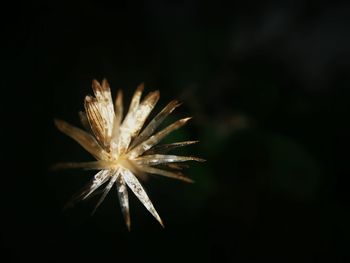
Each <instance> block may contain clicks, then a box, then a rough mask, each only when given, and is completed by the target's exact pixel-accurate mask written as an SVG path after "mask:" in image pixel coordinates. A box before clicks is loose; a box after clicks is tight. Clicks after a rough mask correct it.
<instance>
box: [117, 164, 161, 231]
mask: <svg viewBox="0 0 350 263" xmlns="http://www.w3.org/2000/svg"><path fill="white" fill-rule="evenodd" d="M121 173H122V176H123V179H124V180H125V182H126V184H127V185H128V186H129V188H130V189H131V191H133V193H134V194H135V195H136V197H137V198H138V199H139V200H140V202H141V203H142V204H143V205H144V206H145V207H146V208H147V210H148V211H149V212H150V213H151V214H152V215H153V216H154V218H155V219H157V221H158V222H159V223H160V224H161V225H162V226H163V222H162V220H161V219H160V217H159V215H158V213H157V211H156V209H155V208H154V206H153V204H152V202H151V200H150V199H149V197H148V195H147V193H146V192H145V190H144V189H143V187H142V185H141V184H140V182H139V180H137V178H136V177H135V175H134V174H132V173H131V172H130V171H129V170H126V169H122V170H121Z"/></svg>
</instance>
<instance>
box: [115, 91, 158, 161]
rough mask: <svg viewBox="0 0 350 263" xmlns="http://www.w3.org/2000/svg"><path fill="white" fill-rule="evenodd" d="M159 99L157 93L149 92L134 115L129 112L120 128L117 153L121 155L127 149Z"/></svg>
mask: <svg viewBox="0 0 350 263" xmlns="http://www.w3.org/2000/svg"><path fill="white" fill-rule="evenodd" d="M158 99H159V91H155V92H150V93H149V94H148V95H147V96H146V98H145V99H144V100H143V101H142V102H141V104H139V106H138V108H137V110H136V111H135V112H134V113H131V112H129V113H128V114H127V116H126V117H125V119H124V121H123V124H122V125H121V127H120V134H119V135H120V136H119V142H118V153H119V154H122V153H124V152H125V151H126V149H127V148H128V146H129V144H130V142H131V139H132V138H134V137H135V136H136V135H137V134H138V133H139V132H140V130H141V128H142V126H143V124H144V123H145V121H146V119H147V117H148V115H149V114H150V113H151V111H152V110H153V108H154V106H155V105H156V103H157V101H158Z"/></svg>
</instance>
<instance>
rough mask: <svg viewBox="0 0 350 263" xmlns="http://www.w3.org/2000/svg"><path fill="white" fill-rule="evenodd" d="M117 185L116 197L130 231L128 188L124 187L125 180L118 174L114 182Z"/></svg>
mask: <svg viewBox="0 0 350 263" xmlns="http://www.w3.org/2000/svg"><path fill="white" fill-rule="evenodd" d="M115 183H116V185H117V191H118V198H119V203H120V207H121V209H122V213H123V217H124V220H125V223H126V226H127V227H128V229H129V231H130V224H131V221H130V210H129V196H128V188H127V187H126V184H125V181H124V179H123V177H122V176H119V177H118V179H117V181H116V182H115Z"/></svg>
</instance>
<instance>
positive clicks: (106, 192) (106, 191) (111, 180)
mask: <svg viewBox="0 0 350 263" xmlns="http://www.w3.org/2000/svg"><path fill="white" fill-rule="evenodd" d="M117 178H118V175H117V174H114V175H113V176H112V178H111V179H110V180H109V182H108V184H107V186H106V188H105V189H104V191H103V194H102V196H101V197H100V199H99V200H98V202H97V204H96V206H95V208H94V210H93V211H92V213H91V214H92V215H93V214H95V212H96V210H97V208H98V207H99V206H100V205H101V203H102V202H103V200H105V198H106V196H107V194H108V193H109V191H110V190H111V188H112V186H113V184H114V183H115V181H116V180H117Z"/></svg>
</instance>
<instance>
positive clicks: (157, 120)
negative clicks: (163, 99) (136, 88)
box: [130, 100, 180, 148]
mask: <svg viewBox="0 0 350 263" xmlns="http://www.w3.org/2000/svg"><path fill="white" fill-rule="evenodd" d="M179 105H180V103H179V102H178V101H176V100H173V101H171V102H170V103H168V105H166V106H165V107H164V108H163V110H162V111H161V112H159V113H158V114H157V115H156V116H155V117H154V118H153V119H152V120H151V121H150V123H149V124H148V125H147V126H146V128H145V129H143V131H142V132H141V134H140V135H139V136H137V137H136V138H135V140H134V141H133V142H132V143H131V146H130V148H133V147H134V146H136V145H138V144H140V143H141V142H143V141H144V140H146V139H148V138H149V137H150V136H151V135H152V134H153V132H154V131H155V130H156V129H157V128H158V126H159V125H160V124H161V123H162V122H163V120H164V119H165V118H166V117H167V116H168V115H169V114H170V113H172V112H173V110H174V109H175V108H176V107H178V106H179Z"/></svg>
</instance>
